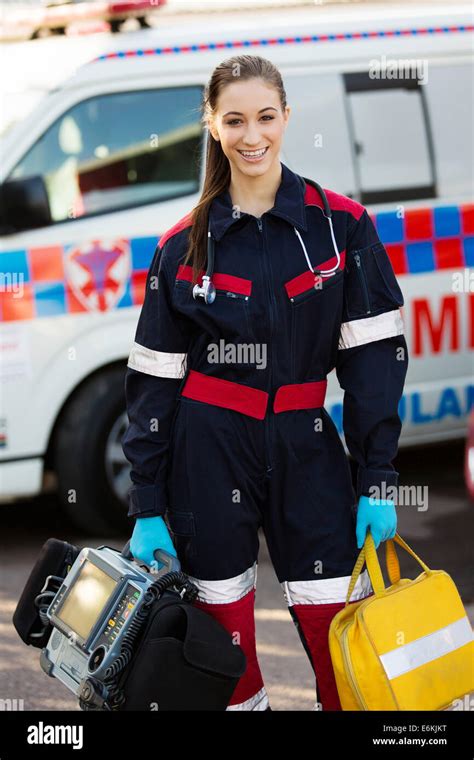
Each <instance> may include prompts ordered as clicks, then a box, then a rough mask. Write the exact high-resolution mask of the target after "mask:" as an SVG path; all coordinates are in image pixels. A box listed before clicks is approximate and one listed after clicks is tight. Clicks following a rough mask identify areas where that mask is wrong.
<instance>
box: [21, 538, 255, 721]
mask: <svg viewBox="0 0 474 760" xmlns="http://www.w3.org/2000/svg"><path fill="white" fill-rule="evenodd" d="M129 547H130V544H129V542H127V544H126V545H125V547H124V549H123V550H122V552H119V551H118V550H116V549H113V548H112V547H109V546H99V547H98V548H97V549H91V548H84V549H82V550H79V549H78V548H77V547H74V546H73V545H71V544H68V543H67V542H59V541H57V540H56V539H49V541H47V542H46V544H45V545H44V547H43V550H42V552H41V554H40V557H39V559H38V562H37V563H36V565H35V567H34V568H33V570H32V573H31V574H30V578H29V579H28V582H27V584H26V587H25V590H24V592H23V594H22V597H21V598H20V601H19V602H18V605H17V608H16V610H15V613H14V616H13V623H14V625H15V628H16V630H17V632H18V633H19V635H20V636H21V638H22V639H23V641H25V643H27V644H31V645H33V646H37V647H42V651H41V657H40V664H41V667H42V669H43V670H44V671H45V673H47V675H49V676H51V677H53V678H56V679H58V680H59V681H61V682H62V683H63V684H64V685H65V686H66V687H67V688H68V689H70V690H71V691H72V692H73V693H74V694H75V695H76V696H77V697H78V699H79V704H80V707H81V709H84V710H147V709H150V710H152V709H160V710H163V709H165V710H169V709H176V710H180V709H184V710H192V709H199V710H202V709H204V710H205V709H214V710H219V709H225V708H226V706H227V704H228V702H229V700H230V697H231V696H232V692H233V691H234V689H235V686H236V684H237V681H238V679H239V677H240V676H241V675H242V674H243V673H244V671H245V667H246V658H245V655H244V653H243V651H242V650H241V648H240V647H239V646H238V645H237V644H234V642H233V640H232V637H231V635H230V633H228V631H227V630H226V629H224V628H223V626H222V625H221V624H220V623H218V622H217V621H216V620H215V619H214V618H213V617H211V616H210V615H208V614H207V613H205V612H203V611H202V610H201V609H199V608H197V607H195V606H193V604H192V602H193V601H194V599H195V598H196V597H197V594H198V589H197V588H196V586H195V585H193V584H192V583H191V581H190V580H189V579H188V578H187V576H186V575H185V574H184V573H182V572H181V570H180V563H179V560H178V559H177V558H176V557H174V556H172V555H171V554H168V553H167V552H164V551H163V550H156V551H155V553H154V556H155V558H156V559H157V560H159V561H160V562H162V563H164V565H165V566H164V568H163V569H162V570H161V571H160V572H156V570H155V569H153V570H152V571H150V569H149V568H148V567H147V566H146V565H139V564H137V562H135V561H133V558H132V556H131V554H130V548H129ZM51 571H52V572H51ZM33 608H34V609H33Z"/></svg>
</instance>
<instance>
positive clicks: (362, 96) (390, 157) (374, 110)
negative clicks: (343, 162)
mask: <svg viewBox="0 0 474 760" xmlns="http://www.w3.org/2000/svg"><path fill="white" fill-rule="evenodd" d="M422 76H423V72H422V71H418V72H409V75H407V76H405V77H400V78H385V77H382V76H378V77H377V76H375V77H371V76H370V74H369V73H368V72H353V73H350V74H344V75H343V79H344V84H345V91H346V99H347V116H348V120H349V130H350V133H351V136H352V143H353V161H354V164H355V171H356V176H357V177H358V185H359V187H358V200H359V201H360V202H361V203H363V204H364V205H366V204H371V203H387V202H388V203H390V202H396V201H406V200H415V199H417V198H434V197H436V195H437V188H436V175H435V161H434V153H433V140H432V135H431V128H430V123H429V120H428V116H427V113H428V108H427V104H426V94H425V92H424V90H425V88H424V87H423V86H422V83H421V79H420V77H422ZM388 146H390V148H389V149H387V147H388Z"/></svg>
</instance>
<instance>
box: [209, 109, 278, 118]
mask: <svg viewBox="0 0 474 760" xmlns="http://www.w3.org/2000/svg"><path fill="white" fill-rule="evenodd" d="M269 108H271V109H272V111H276V110H277V109H276V108H274V107H273V106H267V107H266V108H261V109H260V111H259V112H258V113H262V111H268V109H269ZM231 113H234V114H236V115H237V116H243V115H244V114H243V113H240V111H227V113H225V114H224V116H223V117H222V118H223V119H225V117H226V116H229V115H230V114H231Z"/></svg>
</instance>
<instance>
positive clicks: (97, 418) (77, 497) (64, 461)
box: [54, 367, 133, 536]
mask: <svg viewBox="0 0 474 760" xmlns="http://www.w3.org/2000/svg"><path fill="white" fill-rule="evenodd" d="M127 424H128V420H127V415H126V411H125V392H124V370H123V368H122V367H112V368H110V369H108V370H106V371H104V372H101V373H100V374H99V375H94V376H93V377H92V378H91V379H90V380H88V381H86V382H85V383H84V384H83V385H82V386H81V387H80V388H79V389H78V391H77V392H76V393H75V395H74V396H73V397H72V399H71V400H70V402H69V403H68V405H67V406H66V408H65V409H64V411H63V413H62V415H61V418H60V420H59V421H58V426H57V433H56V436H55V444H54V462H55V465H54V466H55V470H56V474H57V479H58V489H59V497H60V499H61V503H62V505H63V507H64V510H65V511H66V513H67V514H68V516H69V517H70V519H71V521H72V522H73V523H74V525H75V526H76V527H77V528H79V529H80V530H83V531H85V532H87V534H89V535H91V534H92V535H96V536H106V535H111V534H122V535H123V534H124V533H125V534H126V533H128V532H130V530H131V528H132V527H133V525H132V521H131V519H130V518H129V517H127V510H128V503H127V492H128V489H129V488H130V486H131V481H130V464H129V462H128V461H127V460H126V458H125V455H124V454H123V451H122V447H121V444H120V441H121V438H122V436H123V433H124V432H125V429H126V426H127Z"/></svg>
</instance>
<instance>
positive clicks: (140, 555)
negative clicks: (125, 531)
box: [130, 515, 178, 570]
mask: <svg viewBox="0 0 474 760" xmlns="http://www.w3.org/2000/svg"><path fill="white" fill-rule="evenodd" d="M155 549H164V550H165V551H166V552H168V553H169V554H172V555H173V556H174V557H177V556H178V555H177V554H176V549H175V548H174V544H173V541H172V539H171V536H170V533H169V531H168V528H167V526H166V523H165V521H164V520H163V518H162V517H161V515H154V516H153V517H137V518H136V521H135V527H134V529H133V533H132V538H131V539H130V551H131V552H132V554H133V556H134V557H135V558H136V559H138V560H141V561H142V562H144V563H145V564H146V565H148V566H149V567H151V568H156V570H161V568H162V567H164V563H163V562H160V561H159V560H157V559H155V557H154V556H153V552H154V550H155Z"/></svg>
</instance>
